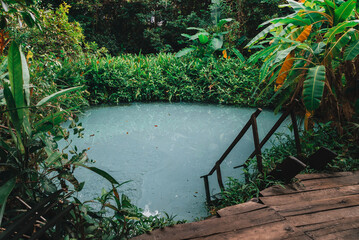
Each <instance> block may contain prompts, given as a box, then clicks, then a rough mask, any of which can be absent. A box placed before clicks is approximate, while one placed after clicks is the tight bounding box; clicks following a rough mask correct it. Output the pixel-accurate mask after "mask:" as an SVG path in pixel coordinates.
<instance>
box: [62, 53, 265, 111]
mask: <svg viewBox="0 0 359 240" xmlns="http://www.w3.org/2000/svg"><path fill="white" fill-rule="evenodd" d="M62 67H63V68H65V69H63V70H62V71H63V72H67V73H68V74H69V73H70V72H72V71H73V70H72V69H81V68H82V69H83V70H82V73H83V77H81V78H79V80H78V81H79V82H81V83H84V84H85V85H87V87H88V89H87V90H88V91H89V92H90V96H89V101H90V103H91V104H101V103H110V104H118V103H121V102H133V101H142V102H149V101H171V102H178V101H186V102H209V103H221V104H235V105H238V106H255V105H257V104H259V105H261V106H269V101H268V99H267V98H266V97H265V96H263V97H262V99H261V100H260V101H258V102H257V103H255V102H254V100H253V99H254V98H252V94H253V90H254V89H255V88H256V84H255V81H254V79H255V78H256V77H257V72H258V70H257V69H254V68H250V69H249V68H248V69H247V68H245V67H244V66H243V65H242V64H241V61H240V60H238V59H219V60H216V59H215V58H210V59H208V60H207V61H202V60H200V59H199V60H198V59H193V58H192V57H191V56H186V57H184V58H181V59H178V58H175V57H174V56H173V55H171V54H158V55H157V56H142V55H122V56H121V57H117V58H111V57H107V58H101V59H82V60H77V61H75V62H73V63H72V64H71V65H68V66H66V65H65V64H63V65H62ZM74 74H75V73H74ZM70 86H71V84H70Z"/></svg>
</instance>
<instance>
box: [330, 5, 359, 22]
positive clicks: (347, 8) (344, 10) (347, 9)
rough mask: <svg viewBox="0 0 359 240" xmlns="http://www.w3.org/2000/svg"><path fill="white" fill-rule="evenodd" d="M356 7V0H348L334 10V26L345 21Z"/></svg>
mask: <svg viewBox="0 0 359 240" xmlns="http://www.w3.org/2000/svg"><path fill="white" fill-rule="evenodd" d="M355 6H356V0H349V1H347V2H344V3H342V4H341V5H340V6H339V8H337V9H335V10H334V25H337V24H338V23H340V22H343V21H345V20H346V19H347V18H348V17H349V16H350V15H351V14H352V13H353V10H354V8H355Z"/></svg>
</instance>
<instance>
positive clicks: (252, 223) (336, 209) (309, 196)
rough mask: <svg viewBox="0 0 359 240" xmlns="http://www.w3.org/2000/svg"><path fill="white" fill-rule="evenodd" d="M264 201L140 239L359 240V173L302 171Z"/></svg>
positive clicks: (272, 189)
mask: <svg viewBox="0 0 359 240" xmlns="http://www.w3.org/2000/svg"><path fill="white" fill-rule="evenodd" d="M297 178H298V179H299V180H300V181H298V182H296V183H294V184H291V185H287V186H286V188H282V187H280V186H273V187H270V188H267V189H265V190H263V191H262V192H261V196H260V197H259V199H257V200H254V201H250V202H246V203H243V204H239V205H235V206H231V207H227V208H224V209H221V210H219V211H218V212H217V217H212V218H209V219H206V220H203V221H200V222H194V223H186V224H180V225H175V226H173V227H166V228H164V229H158V230H155V231H153V232H151V233H149V234H144V235H141V236H138V237H136V238H134V239H136V240H139V239H141V240H142V239H143V240H149V239H166V240H175V239H298V240H299V239H320V240H324V239H325V240H330V239H356V240H357V239H359V171H356V172H340V173H333V174H308V175H297Z"/></svg>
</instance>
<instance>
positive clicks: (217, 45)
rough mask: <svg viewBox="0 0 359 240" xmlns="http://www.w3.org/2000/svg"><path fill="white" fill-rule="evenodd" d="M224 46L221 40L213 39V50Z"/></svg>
mask: <svg viewBox="0 0 359 240" xmlns="http://www.w3.org/2000/svg"><path fill="white" fill-rule="evenodd" d="M222 46H223V40H222V39H220V38H216V37H215V38H213V39H212V41H211V47H212V48H213V50H218V49H220V48H221V47H222Z"/></svg>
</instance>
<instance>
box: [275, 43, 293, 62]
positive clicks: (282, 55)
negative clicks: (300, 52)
mask: <svg viewBox="0 0 359 240" xmlns="http://www.w3.org/2000/svg"><path fill="white" fill-rule="evenodd" d="M296 48H297V46H292V47H289V48H287V49H284V50H282V51H279V52H278V53H277V56H276V58H275V60H274V63H277V62H280V61H282V60H283V59H285V58H286V57H287V56H288V54H289V53H290V52H291V51H293V50H294V49H296Z"/></svg>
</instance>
